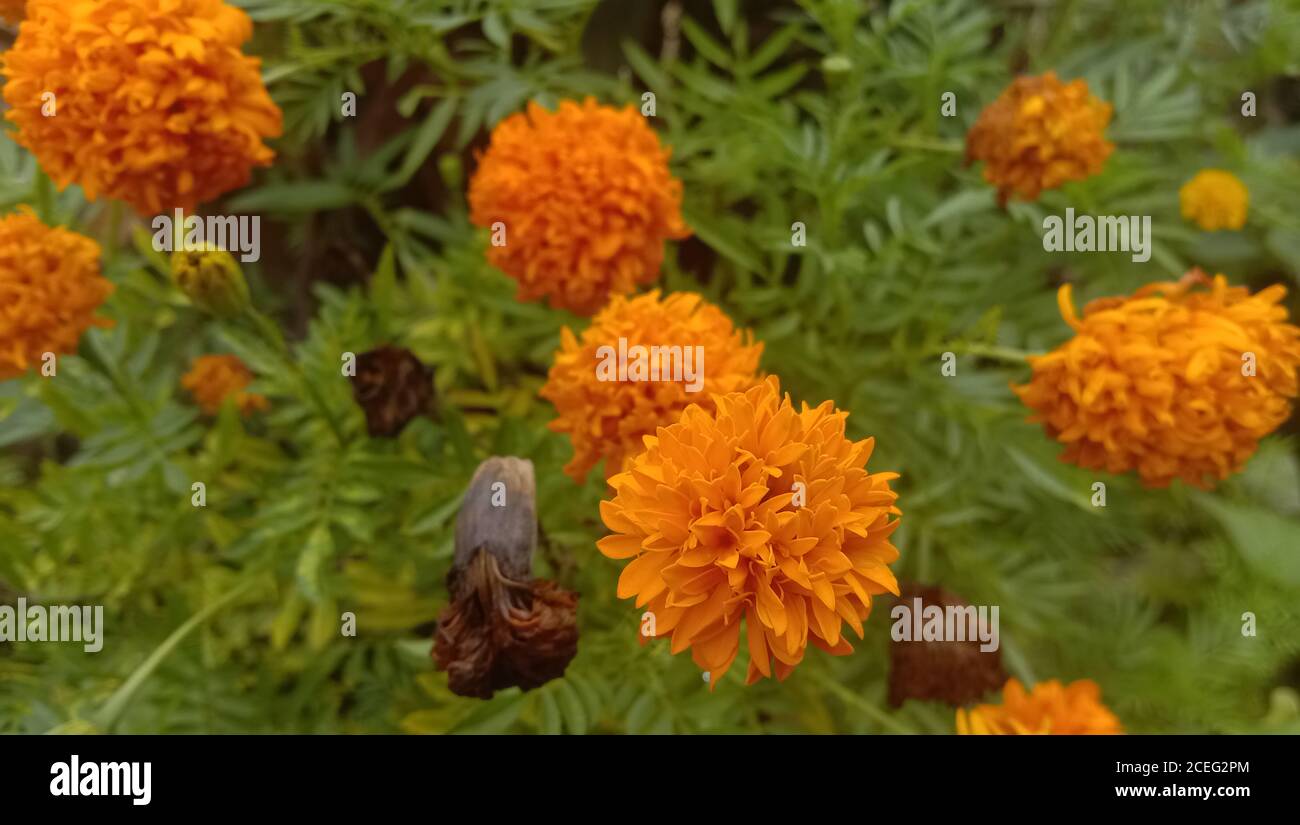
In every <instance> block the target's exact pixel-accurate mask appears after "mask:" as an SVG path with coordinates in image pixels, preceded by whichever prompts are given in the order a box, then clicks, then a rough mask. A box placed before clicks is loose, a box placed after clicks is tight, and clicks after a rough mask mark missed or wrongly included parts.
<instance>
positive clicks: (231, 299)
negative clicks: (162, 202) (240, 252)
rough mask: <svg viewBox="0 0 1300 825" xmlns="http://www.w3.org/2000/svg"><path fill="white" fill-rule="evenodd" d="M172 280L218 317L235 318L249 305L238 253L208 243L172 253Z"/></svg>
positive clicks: (182, 290) (197, 305)
mask: <svg viewBox="0 0 1300 825" xmlns="http://www.w3.org/2000/svg"><path fill="white" fill-rule="evenodd" d="M171 264H172V280H174V281H175V282H176V286H178V287H179V288H180V290H181V292H184V293H185V295H186V297H188V298H189V299H190V302H191V303H192V304H194V306H196V307H198V308H199V309H201V310H203V311H205V312H210V313H212V314H213V315H216V316H217V317H219V318H234V317H235V316H236V315H240V314H242V313H243V312H244V311H245V310H247V309H248V306H249V297H248V282H247V281H245V280H244V272H243V270H241V269H240V268H239V262H238V261H236V260H235V256H233V255H231V254H230V253H229V252H227V251H225V250H224V249H219V248H217V247H216V246H212V245H210V244H209V245H207V247H206V248H205V249H200V250H181V251H178V252H173V253H172V258H171Z"/></svg>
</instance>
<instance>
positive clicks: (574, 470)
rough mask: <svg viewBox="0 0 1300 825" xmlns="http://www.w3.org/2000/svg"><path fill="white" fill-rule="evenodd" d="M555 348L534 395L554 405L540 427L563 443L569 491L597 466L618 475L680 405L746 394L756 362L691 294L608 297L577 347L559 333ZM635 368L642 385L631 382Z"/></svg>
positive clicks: (747, 338)
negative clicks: (546, 424) (568, 453)
mask: <svg viewBox="0 0 1300 825" xmlns="http://www.w3.org/2000/svg"><path fill="white" fill-rule="evenodd" d="M560 340H561V343H560V349H559V351H558V352H556V354H555V363H554V364H553V365H552V366H551V370H550V373H549V375H548V376H547V380H546V385H545V386H544V387H542V391H541V395H542V397H543V398H545V399H546V400H548V401H550V402H551V403H552V404H554V405H555V411H556V413H557V416H558V417H557V418H556V419H555V420H554V421H552V422H551V424H550V428H551V429H552V430H554V431H555V432H560V433H568V434H569V439H570V440H571V441H572V442H573V459H572V460H571V461H570V462H569V463H568V465H567V466H566V467H565V468H564V471H565V472H566V473H568V474H569V476H570V477H571V478H573V480H574V481H578V482H581V481H582V480H583V479H584V478H586V476H587V473H588V472H589V471H590V470H591V468H592V467H594V466H595V465H596V463H597V462H598V461H600V460H601V459H602V458H603V459H604V460H605V475H606V476H612V475H614V474H615V473H617V472H620V471H621V470H622V469H623V465H624V463H625V461H626V460H627V458H628V457H630V456H632V455H635V454H636V453H638V452H640V451H641V450H642V449H643V445H642V438H643V437H645V436H647V435H653V434H654V432H655V430H656V429H658V428H659V427H665V426H667V425H669V424H671V423H673V422H674V421H676V420H677V417H678V416H679V415H680V414H681V412H682V410H684V409H686V407H687V406H689V405H690V404H692V403H698V404H701V405H703V406H705V407H706V408H708V409H712V407H713V402H712V401H711V400H710V398H711V396H712V394H714V393H727V392H734V391H736V390H744V389H748V388H749V387H751V386H753V385H754V383H755V381H756V380H757V379H756V376H755V373H756V371H757V369H758V359H759V357H760V356H761V355H762V353H763V345H762V344H761V343H758V344H755V343H753V336H752V335H751V334H750V333H749V332H748V331H745V332H741V331H740V330H737V329H735V328H734V327H733V326H732V324H731V319H730V318H728V317H727V316H726V315H725V314H724V313H723V312H722V310H720V309H718V308H717V307H716V306H714V305H713V304H710V303H708V302H707V301H705V300H704V299H703V298H701V297H700V296H699V295H697V294H695V293H693V292H676V293H673V294H671V295H668V296H667V297H665V298H662V299H661V298H660V297H659V293H658V292H657V291H655V292H650V293H647V294H645V295H640V296H638V297H635V298H626V297H623V296H618V297H616V298H614V299H613V300H612V301H610V303H609V306H607V307H605V309H603V310H601V312H600V314H599V315H597V316H596V318H595V320H594V321H592V324H591V326H590V327H588V328H587V329H586V330H585V331H584V332H583V333H582V338H581V340H579V339H578V338H576V337H574V335H573V333H572V332H571V331H570V330H569V328H568V327H565V328H564V329H563V331H562V332H561V335H560ZM620 341H621V342H622V345H620ZM652 348H655V349H652ZM660 348H671V349H660ZM642 355H644V357H641V356H642ZM624 356H626V357H624ZM620 361H622V362H623V363H622V365H620V363H619V362H620ZM637 362H640V364H638V363H637ZM642 364H643V365H644V366H645V367H646V372H647V375H646V376H644V377H642V376H639V375H638V374H637V373H638V371H639V369H640V366H641V365H642ZM620 366H625V367H626V369H625V370H623V371H624V372H626V373H627V375H620V374H619V373H620V370H619V367H620ZM678 371H680V372H681V374H680V375H677V374H676V373H677V372H678ZM611 372H612V373H613V374H612V375H611V374H610V373H611ZM654 379H657V380H654ZM647 380H649V381H650V382H649V383H647Z"/></svg>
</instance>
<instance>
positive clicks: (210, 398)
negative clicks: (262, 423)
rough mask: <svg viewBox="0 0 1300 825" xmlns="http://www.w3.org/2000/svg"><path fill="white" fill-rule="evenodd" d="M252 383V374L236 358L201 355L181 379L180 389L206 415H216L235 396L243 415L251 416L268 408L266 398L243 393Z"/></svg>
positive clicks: (232, 356)
mask: <svg viewBox="0 0 1300 825" xmlns="http://www.w3.org/2000/svg"><path fill="white" fill-rule="evenodd" d="M251 383H253V373H252V372H250V371H249V369H248V367H246V366H244V362H243V361H240V360H239V356H237V355H200V356H199V357H198V358H195V359H194V362H193V364H192V365H191V366H190V371H189V372H187V373H185V375H184V376H182V377H181V386H182V387H184V388H185V389H187V390H189V391H190V394H191V395H193V396H194V403H196V404H198V405H199V409H201V410H203V412H204V413H205V414H207V415H216V414H217V413H218V412H220V411H221V405H222V404H223V403H225V400H226V399H227V398H231V397H233V398H234V400H235V405H236V406H237V407H238V408H239V414H240V415H251V414H252V413H253V412H254V411H255V410H264V409H266V408H267V406H268V405H267V402H266V398H265V397H264V396H261V395H258V394H257V393H251V392H244V388H245V387H247V386H248V385H249V384H251Z"/></svg>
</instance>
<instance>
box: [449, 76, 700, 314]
mask: <svg viewBox="0 0 1300 825" xmlns="http://www.w3.org/2000/svg"><path fill="white" fill-rule="evenodd" d="M668 156H669V150H667V149H665V148H663V147H662V146H660V144H659V138H658V136H656V135H655V133H654V131H653V130H652V129H651V128H650V127H649V126H647V125H646V122H645V118H643V117H642V116H641V115H640V114H638V113H637V111H636V110H635V109H634V108H632V107H631V106H628V107H626V108H624V109H615V108H613V107H610V106H601V105H598V104H597V103H596V101H595V100H593V99H591V98H587V100H586V101H585V102H583V103H582V104H578V103H576V102H574V101H572V100H566V101H564V102H562V103H561V104H560V108H559V110H558V111H556V112H548V111H547V110H546V109H543V108H542V107H541V106H538V105H537V104H535V103H533V104H529V107H528V111H527V113H521V114H516V115H512V116H510V117H508V118H506V119H505V120H503V121H501V123H499V124H497V127H496V128H495V129H494V130H493V131H492V142H491V145H489V146H488V149H487V151H486V152H485V153H483V154H482V155H481V156H480V158H479V165H478V169H477V170H476V171H475V173H474V177H473V179H472V180H471V181H470V187H469V205H470V219H471V220H472V221H473V222H474V223H475V224H476V225H478V226H483V227H489V228H491V229H492V231H493V237H492V241H491V246H490V247H489V248H488V260H489V261H490V262H491V263H492V265H493V266H496V267H497V268H498V269H500V270H502V271H503V272H505V273H506V274H507V275H509V276H510V277H511V278H513V279H514V280H515V281H516V282H517V283H518V285H519V290H518V291H519V298H520V299H521V300H525V301H533V300H537V299H539V298H548V299H549V301H550V303H551V305H552V306H556V307H562V308H564V309H569V310H572V311H574V312H577V313H579V314H582V315H591V314H592V313H594V312H595V311H596V310H598V309H600V307H602V306H604V304H605V303H606V301H608V300H609V297H610V296H611V295H622V294H626V293H628V292H631V291H632V290H633V289H635V288H636V286H637V285H638V284H645V283H649V282H651V281H653V280H654V279H655V278H657V277H658V276H659V266H660V264H661V263H662V262H663V256H664V241H665V240H666V239H668V238H684V237H686V236H688V235H689V234H690V229H689V228H687V226H686V224H684V223H683V222H682V216H681V200H682V185H681V182H680V181H678V180H677V179H676V178H674V177H673V176H672V173H671V172H669V171H668Z"/></svg>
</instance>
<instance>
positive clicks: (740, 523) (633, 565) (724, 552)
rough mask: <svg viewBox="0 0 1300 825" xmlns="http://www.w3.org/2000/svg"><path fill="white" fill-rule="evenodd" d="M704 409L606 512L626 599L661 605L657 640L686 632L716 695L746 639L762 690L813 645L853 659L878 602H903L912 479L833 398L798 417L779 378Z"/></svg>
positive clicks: (654, 609) (654, 626) (672, 430)
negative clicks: (905, 512) (903, 528)
mask: <svg viewBox="0 0 1300 825" xmlns="http://www.w3.org/2000/svg"><path fill="white" fill-rule="evenodd" d="M714 404H715V407H716V409H715V410H712V411H711V410H708V409H705V408H704V407H701V406H697V405H691V406H690V407H688V408H687V409H686V411H685V412H684V413H682V416H681V418H680V419H679V420H678V421H677V422H676V423H675V424H672V425H670V426H667V427H661V428H660V429H659V430H658V431H657V433H656V434H655V435H653V436H647V437H646V439H645V450H644V452H642V453H641V454H640V455H638V456H636V457H635V458H633V459H632V461H631V462H630V463H629V465H628V469H627V471H626V472H623V473H620V474H618V475H616V476H614V477H613V478H611V479H610V480H609V483H610V486H611V487H613V489H614V493H615V495H614V498H613V499H612V500H609V501H603V502H601V505H600V514H601V518H602V519H603V520H604V522H605V526H606V527H608V528H609V529H610V530H611V531H613V534H612V535H609V536H606V537H605V538H603V539H601V540H600V541H599V542H597V545H596V546H597V547H598V548H599V549H600V552H601V553H603V554H605V555H606V556H608V557H610V558H612V559H630V560H631V561H629V562H628V564H627V566H626V567H624V568H623V573H622V575H620V576H619V579H618V596H619V598H622V599H628V598H635V599H636V606H637V608H638V609H640V608H645V610H646V613H645V614H643V620H642V627H641V633H642V636H643V637H657V636H667V635H671V636H672V652H673V653H680V652H681V651H683V650H685V649H687V648H690V649H691V656H692V659H694V661H695V663H696V664H697V665H698V666H699V667H701V668H703V669H704V670H706V671H708V672H709V674H710V679H709V681H710V685H711V686H712V685H716V684H717V683H718V682H719V681H720V680H721V678H722V675H723V674H724V673H725V672H726V671H727V669H728V668H729V667H731V664H732V662H733V661H734V660H735V658H736V654H737V652H738V651H739V645H740V626H741V624H742V622H743V623H744V625H745V628H746V637H747V642H748V649H749V674H748V681H749V682H751V683H752V682H754V681H757V680H758V679H759V678H762V677H768V676H772V675H773V674H775V675H776V677H777V678H778V679H784V678H785V677H786V676H787V675H789V673H790V671H791V670H792V669H793V668H794V667H795V666H796V665H797V664H799V662H801V661H802V660H803V656H804V650H805V648H806V647H807V645H808V643H809V642H812V643H813V644H814V645H816V646H818V647H820V648H822V649H823V650H826V651H828V652H829V653H831V654H833V655H837V656H838V655H843V654H846V653H849V652H851V651H852V649H853V648H852V646H851V645H850V644H849V641H848V639H846V638H845V637H844V636H843V635H842V634H841V631H842V629H843V625H844V624H845V623H847V624H848V625H849V627H851V628H852V629H853V631H854V632H855V633H856V634H857V636H858V638H862V635H863V627H862V622H863V621H865V620H866V618H867V616H868V614H870V612H871V597H872V596H876V595H881V594H883V593H893V594H895V595H897V594H898V582H897V581H895V579H894V574H893V573H892V572H891V571H890V569H889V567H888V565H889V564H891V563H892V562H894V561H895V560H897V558H898V550H896V549H895V548H894V546H893V545H892V544H891V543H890V541H889V536H890V534H891V533H893V532H894V530H895V529H896V528H897V527H898V525H899V521H898V519H897V518H892V519H891V516H898V515H900V512H899V510H898V508H897V507H896V506H894V500H895V499H896V498H897V494H896V493H894V492H893V491H892V490H890V488H889V482H890V481H891V480H893V479H895V478H897V477H898V475H897V473H869V472H867V469H866V465H867V461H868V459H869V458H870V457H871V451H872V449H873V447H874V446H875V440H874V439H871V438H868V439H866V440H863V441H850V440H849V439H848V438H846V437H845V435H844V423H845V419H846V418H847V417H848V413H845V412H840V411H838V410H836V409H835V406H834V404H832V403H831V402H830V401H827V402H825V403H823V404H822V405H821V406H819V407H817V408H815V409H813V408H809V407H808V405H807V404H804V405H803V407H802V409H799V410H796V409H795V407H794V406H793V404H791V402H790V397H789V396H788V395H787V396H784V397H782V395H781V388H780V384H779V382H778V381H777V379H776V378H775V377H771V378H768V379H767V380H765V381H763V382H762V383H760V384H758V385H756V386H754V387H752V388H751V389H749V390H748V391H746V392H743V393H741V392H735V393H729V394H727V395H719V396H716V397H715V398H714Z"/></svg>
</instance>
